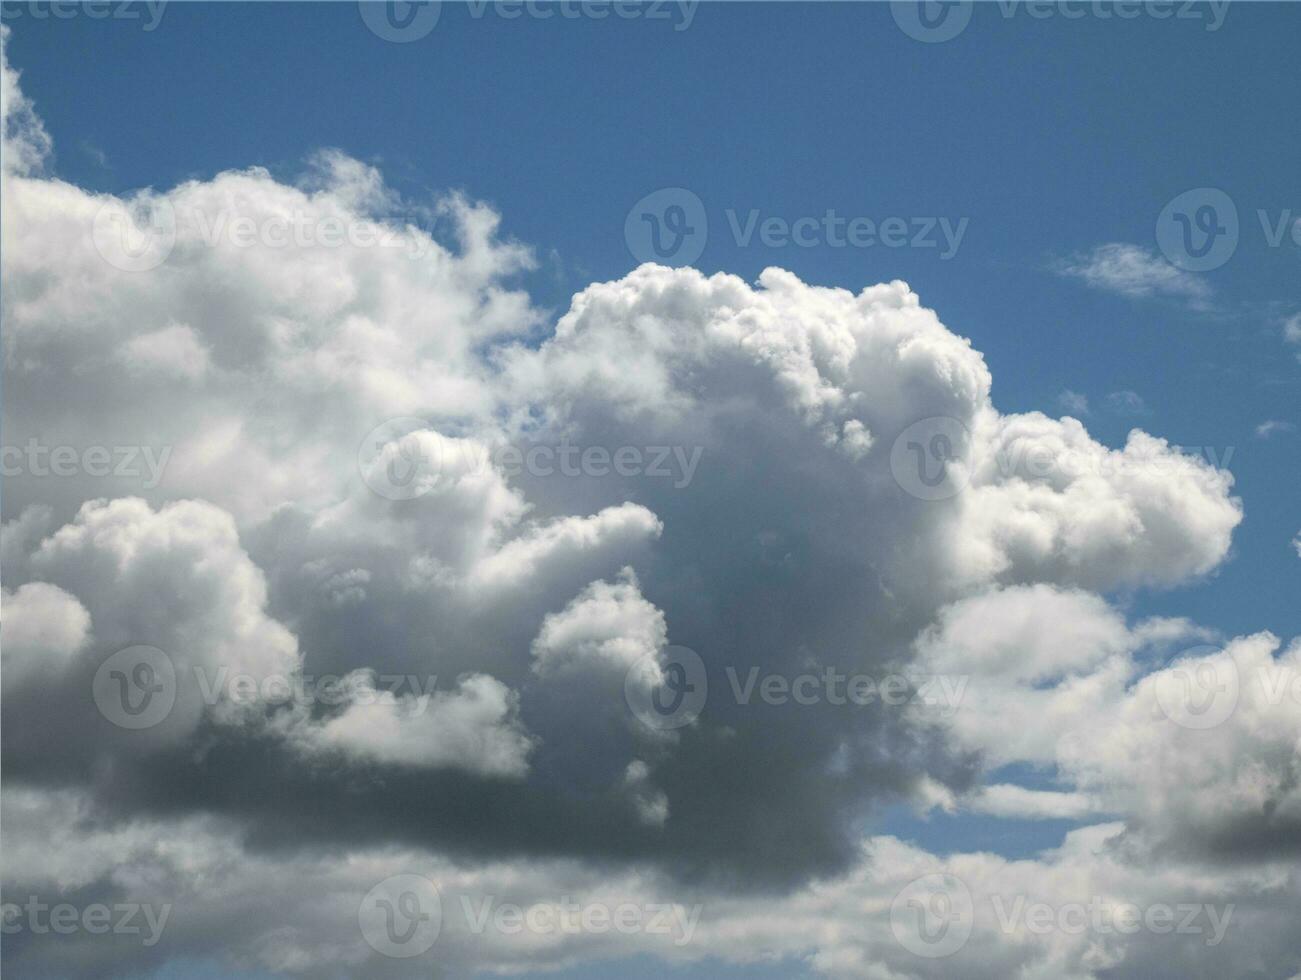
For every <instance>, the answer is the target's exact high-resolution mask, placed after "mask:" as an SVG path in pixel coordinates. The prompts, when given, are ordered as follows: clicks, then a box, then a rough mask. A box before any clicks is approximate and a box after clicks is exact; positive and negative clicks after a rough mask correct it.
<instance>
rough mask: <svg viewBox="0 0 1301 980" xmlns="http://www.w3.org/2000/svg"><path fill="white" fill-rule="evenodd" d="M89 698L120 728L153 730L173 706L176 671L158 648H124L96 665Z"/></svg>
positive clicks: (169, 659)
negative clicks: (91, 697) (96, 668)
mask: <svg viewBox="0 0 1301 980" xmlns="http://www.w3.org/2000/svg"><path fill="white" fill-rule="evenodd" d="M91 694H92V696H93V697H94V699H95V704H96V706H97V707H98V708H99V713H100V714H102V715H103V716H104V717H105V718H107V719H108V720H109V721H111V722H112V723H113V724H115V725H117V726H118V727H119V728H133V729H138V728H152V727H153V726H154V725H157V724H158V723H159V722H161V721H163V720H165V719H166V718H167V716H168V715H169V714H171V712H172V706H173V705H174V704H175V703H176V667H175V666H174V665H173V664H172V659H171V657H169V656H167V654H165V653H163V651H162V650H159V649H158V648H157V647H146V646H138V647H127V648H126V649H125V650H119V651H118V652H117V653H115V654H113V655H112V656H111V657H109V658H108V659H107V660H105V661H104V662H103V663H102V664H100V665H99V670H97V671H95V679H94V680H93V681H92V682H91Z"/></svg>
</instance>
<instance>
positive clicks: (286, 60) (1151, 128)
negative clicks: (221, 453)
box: [9, 3, 1301, 635]
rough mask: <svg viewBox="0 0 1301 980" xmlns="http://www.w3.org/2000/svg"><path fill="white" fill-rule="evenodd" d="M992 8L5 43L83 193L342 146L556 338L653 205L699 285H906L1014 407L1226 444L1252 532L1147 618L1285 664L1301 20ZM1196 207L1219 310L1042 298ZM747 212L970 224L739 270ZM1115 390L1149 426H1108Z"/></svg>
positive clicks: (265, 14) (275, 22) (51, 37)
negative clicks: (722, 274)
mask: <svg viewBox="0 0 1301 980" xmlns="http://www.w3.org/2000/svg"><path fill="white" fill-rule="evenodd" d="M1002 10H1003V8H1001V7H1000V5H998V4H993V3H980V4H976V7H975V10H974V15H973V16H972V19H971V22H970V24H969V26H968V27H967V28H966V30H965V31H964V32H963V33H962V34H960V35H959V36H958V37H956V38H954V39H953V40H951V41H947V42H944V43H921V42H919V41H915V40H913V39H911V38H909V37H908V36H906V35H905V34H904V33H903V31H902V30H901V29H900V27H899V26H898V25H897V24H896V22H895V21H894V20H893V19H892V17H891V11H890V8H889V5H888V4H883V3H868V4H853V3H838V4H786V3H763V4H733V3H706V4H703V5H702V6H701V7H699V8H698V9H696V10H695V11H694V14H693V15H692V16H691V19H690V20H689V21H688V20H687V19H686V15H685V14H684V13H683V12H682V11H681V10H680V9H677V8H674V7H672V6H671V5H670V6H667V7H666V8H665V11H664V13H665V19H662V20H659V19H630V20H619V19H617V18H613V17H612V18H609V19H605V20H592V19H587V18H560V17H553V18H551V19H539V18H535V17H528V16H521V17H518V18H504V17H502V16H500V15H498V14H497V13H496V12H494V11H493V10H492V9H491V8H489V9H488V10H487V11H486V12H481V13H480V14H479V16H474V15H473V14H472V8H471V7H470V6H468V5H465V4H459V3H449V4H446V5H445V8H444V9H443V10H442V12H441V16H440V18H439V20H438V22H437V25H436V26H435V28H434V29H433V30H432V31H431V32H430V33H429V34H428V35H427V36H425V37H423V38H421V39H419V40H416V41H413V42H410V43H405V44H396V43H391V42H386V41H384V40H381V39H380V38H378V37H377V36H375V35H374V34H372V33H370V32H369V31H368V30H367V29H366V27H365V26H364V25H363V23H362V21H361V18H360V16H359V14H358V9H357V7H356V6H355V5H353V4H350V3H334V4H325V5H312V7H311V8H310V9H308V8H307V7H300V6H296V5H294V4H237V5H235V4H227V5H222V6H221V7H220V8H217V7H213V6H209V5H200V4H188V3H174V4H170V5H169V6H167V8H166V9H165V11H164V12H163V16H162V18H161V21H160V22H159V23H158V25H157V26H156V27H155V28H154V29H153V30H151V31H146V30H144V29H143V27H144V26H145V25H146V24H147V23H148V21H147V19H146V17H145V14H144V13H143V11H142V14H141V20H140V21H115V20H105V21H97V20H91V19H89V18H85V17H81V18H76V19H71V20H66V21H58V20H53V19H47V20H35V19H33V18H32V16H31V14H30V12H24V16H22V17H18V18H14V19H11V20H10V21H9V23H10V24H11V26H13V27H14V28H15V30H14V38H13V42H12V45H13V54H12V57H13V60H14V62H15V63H16V64H18V65H21V66H22V68H23V71H24V86H25V89H26V91H28V92H29V93H30V94H31V95H32V96H33V98H34V99H35V101H36V103H37V105H38V107H39V111H40V112H41V114H42V116H43V118H44V119H45V120H46V124H47V126H48V128H49V129H50V130H51V132H52V133H53V134H55V136H56V144H57V148H58V150H57V152H58V156H57V163H56V169H57V171H58V172H59V173H60V174H62V175H64V176H66V177H67V178H69V179H72V180H74V181H75V182H77V183H80V184H82V185H83V186H87V187H90V188H96V189H102V190H106V191H124V190H128V189H133V188H136V187H140V186H146V185H153V186H158V187H167V186H171V185H172V184H174V183H176V182H178V181H181V180H184V179H186V178H189V177H206V176H210V175H212V174H213V173H214V172H217V171H219V170H222V169H226V168H232V167H243V166H249V165H259V166H264V167H267V168H269V169H271V170H272V172H273V173H286V174H292V173H295V172H297V170H298V169H299V167H300V163H301V160H302V159H303V157H304V156H305V155H306V154H307V153H309V152H310V151H312V150H314V149H316V148H319V147H339V148H341V149H343V150H344V151H346V152H348V153H349V154H352V155H354V156H356V157H358V158H360V159H363V160H366V161H369V162H373V163H376V164H379V165H381V166H382V168H383V170H384V173H385V176H386V179H388V180H389V181H390V182H391V183H392V184H394V186H396V187H397V188H398V189H400V190H401V191H402V192H403V193H404V194H406V195H408V196H410V197H411V198H413V199H415V200H421V199H427V198H428V197H429V196H430V195H431V194H432V193H433V192H436V191H439V190H442V189H446V188H461V189H464V190H465V191H466V192H467V193H469V194H470V195H472V196H474V197H477V198H480V199H484V200H487V201H489V202H491V203H493V204H494V205H495V206H496V207H497V208H498V209H499V210H500V212H501V213H502V215H503V229H504V232H505V233H506V234H508V235H511V236H514V237H516V238H518V239H520V240H521V241H523V242H526V243H528V244H530V245H532V246H534V247H535V248H536V249H537V251H538V253H539V255H540V256H542V257H543V258H544V261H543V263H542V266H541V267H540V269H539V270H538V271H537V272H536V273H535V274H534V276H533V278H532V279H531V280H530V282H529V288H530V290H531V291H532V293H533V294H534V296H535V298H536V299H537V301H538V302H541V303H545V304H548V305H550V306H551V307H553V308H557V309H560V310H563V309H564V308H565V306H567V302H568V297H569V295H570V294H571V293H572V292H574V291H576V290H578V289H580V288H582V287H583V286H585V285H586V284H587V283H588V282H591V281H596V280H602V279H609V278H615V277H618V276H620V275H622V274H624V273H625V272H627V271H628V269H629V268H631V267H632V266H633V265H634V264H635V262H634V260H633V259H632V257H631V255H630V254H629V251H628V248H627V245H626V244H625V241H624V234H623V233H624V220H625V217H626V215H627V213H628V211H629V208H631V207H632V205H633V203H634V202H636V201H638V200H639V199H640V198H642V197H643V196H645V195H646V194H649V193H651V192H653V191H655V190H657V189H660V188H663V187H674V186H676V187H682V188H686V189H688V190H690V191H692V192H693V193H695V194H696V195H697V196H698V197H699V198H700V199H701V201H702V202H703V203H704V206H705V210H706V214H707V216H708V218H709V222H710V226H709V236H708V240H707V243H706V245H705V247H704V251H703V253H702V255H701V257H700V259H699V260H698V261H697V262H696V263H695V264H696V265H697V266H698V267H699V268H701V269H702V270H704V271H707V272H712V271H717V270H725V271H729V272H733V273H736V274H738V275H741V276H743V277H745V278H747V279H753V278H754V277H756V276H757V275H758V274H759V272H760V271H761V270H762V269H763V268H765V267H766V266H768V265H780V266H782V267H785V268H788V269H790V270H791V271H793V272H795V273H796V274H797V275H799V276H800V277H801V278H803V279H805V280H806V281H811V282H818V283H824V284H828V285H832V284H834V285H840V286H844V287H846V288H849V289H853V290H857V289H860V288H862V286H864V285H866V284H870V283H874V282H881V281H886V280H890V279H894V278H902V279H904V280H905V281H907V282H908V283H909V284H910V285H911V286H912V287H913V288H914V289H915V290H916V291H917V292H918V293H919V294H920V295H921V297H922V301H923V302H924V303H926V304H927V305H929V306H931V307H932V308H934V309H936V310H938V311H939V312H940V315H941V317H942V318H943V319H944V321H945V323H946V324H948V325H950V326H951V327H952V328H953V329H955V330H956V331H958V332H959V333H961V334H963V335H965V336H968V337H970V338H971V339H972V340H973V342H974V343H975V345H976V347H977V349H979V350H981V351H982V352H983V353H984V354H985V357H986V359H987V361H988V363H989V364H990V367H991V370H992V371H993V374H994V378H995V389H994V398H995V402H996V404H998V406H999V407H1000V408H1001V409H1002V410H1004V411H1026V410H1031V409H1036V408H1037V409H1041V410H1044V411H1060V410H1061V409H1060V408H1059V406H1058V403H1057V398H1058V395H1059V394H1060V392H1061V391H1062V390H1063V389H1069V390H1072V391H1076V392H1079V393H1082V394H1084V395H1086V396H1087V397H1088V398H1089V401H1090V404H1091V406H1092V407H1093V410H1092V411H1093V414H1092V417H1090V418H1089V419H1088V420H1087V421H1088V424H1089V427H1090V431H1091V432H1093V433H1094V434H1095V436H1097V437H1099V438H1101V439H1102V440H1103V441H1104V442H1106V443H1108V444H1111V445H1117V444H1119V443H1120V442H1122V441H1123V439H1124V436H1125V433H1126V432H1127V431H1128V429H1129V428H1130V427H1131V426H1132V425H1134V424H1141V425H1142V426H1144V427H1145V428H1147V429H1148V430H1149V431H1151V432H1154V433H1156V434H1159V435H1163V436H1166V437H1167V438H1169V439H1170V440H1171V441H1172V442H1176V443H1179V444H1181V445H1184V446H1189V447H1211V448H1212V449H1213V450H1214V451H1215V452H1219V453H1223V452H1225V451H1227V450H1228V447H1232V453H1233V454H1232V457H1231V463H1230V469H1231V470H1232V471H1233V473H1234V475H1235V477H1236V478H1237V480H1238V484H1237V486H1238V491H1239V493H1240V494H1241V495H1242V496H1243V498H1244V501H1245V504H1246V520H1245V522H1244V523H1243V525H1242V526H1241V528H1240V529H1239V530H1238V532H1237V534H1236V536H1235V546H1236V556H1237V557H1236V558H1235V560H1233V561H1231V562H1230V563H1228V565H1227V566H1225V567H1224V568H1223V569H1222V570H1221V571H1220V572H1219V573H1218V576H1217V579H1216V581H1215V582H1214V583H1213V584H1211V585H1210V586H1208V587H1201V586H1197V585H1194V586H1191V587H1186V588H1182V589H1180V590H1178V594H1177V595H1173V596H1156V597H1152V596H1146V597H1144V598H1143V599H1142V600H1141V603H1140V606H1139V607H1138V608H1139V609H1140V610H1143V611H1147V610H1151V611H1160V612H1168V613H1175V612H1186V611H1188V610H1189V609H1195V610H1196V611H1197V615H1198V618H1199V619H1201V620H1202V621H1204V622H1208V623H1212V624H1214V625H1216V626H1218V627H1219V628H1222V629H1224V630H1226V631H1230V632H1232V631H1242V630H1251V629H1256V628H1261V627H1266V628H1270V629H1273V630H1274V631H1275V632H1278V633H1280V634H1281V635H1291V634H1295V633H1296V632H1298V629H1301V608H1299V607H1298V604H1297V602H1296V595H1297V592H1298V586H1301V563H1299V562H1298V561H1297V555H1296V552H1295V550H1294V549H1293V548H1292V546H1291V544H1290V541H1291V539H1292V537H1293V536H1294V535H1295V534H1296V533H1297V530H1298V528H1297V527H1296V526H1295V525H1296V523H1297V521H1296V514H1295V506H1294V505H1295V500H1296V494H1297V487H1298V483H1299V482H1301V464H1299V463H1298V455H1299V454H1298V446H1299V445H1301V443H1298V441H1297V440H1298V436H1297V434H1296V433H1295V432H1293V433H1290V434H1287V433H1280V434H1278V435H1276V436H1275V437H1273V438H1270V439H1258V438H1256V436H1255V435H1254V431H1255V428H1256V426H1257V425H1259V424H1260V423H1262V422H1264V421H1266V420H1269V419H1276V420H1284V421H1293V422H1295V421H1296V417H1297V405H1298V404H1299V403H1301V387H1299V386H1301V365H1298V363H1297V361H1296V359H1295V357H1293V356H1291V354H1290V353H1289V351H1288V349H1287V348H1286V346H1285V344H1284V343H1283V341H1282V339H1281V338H1282V328H1281V321H1282V320H1283V319H1285V318H1286V317H1287V316H1290V315H1292V314H1294V313H1296V312H1297V310H1298V309H1301V290H1298V282H1301V275H1299V273H1301V265H1299V262H1301V255H1299V254H1298V249H1297V247H1295V246H1294V245H1293V246H1291V247H1289V246H1288V244H1287V242H1286V240H1285V243H1284V245H1283V246H1281V247H1271V246H1270V245H1269V244H1268V241H1267V239H1266V236H1265V234H1264V232H1263V231H1262V227H1261V224H1260V220H1259V218H1258V215H1257V212H1258V211H1259V210H1264V211H1265V212H1266V213H1267V215H1268V216H1269V219H1270V221H1275V220H1277V219H1278V218H1279V217H1280V216H1281V215H1283V214H1284V213H1285V212H1286V211H1287V210H1288V209H1292V211H1293V212H1294V213H1301V202H1299V201H1298V192H1297V183H1296V173H1297V166H1298V162H1299V161H1301V131H1298V127H1297V126H1296V125H1295V124H1294V122H1293V119H1294V114H1293V113H1292V112H1291V108H1292V96H1293V94H1294V93H1295V91H1296V89H1297V83H1298V74H1301V69H1299V68H1298V65H1297V61H1296V58H1295V38H1296V32H1297V28H1298V26H1299V25H1301V8H1299V7H1296V6H1294V5H1288V4H1256V3H1252V4H1238V5H1235V6H1232V7H1231V8H1230V9H1229V10H1228V11H1227V12H1226V13H1225V14H1224V16H1223V20H1222V23H1220V24H1219V26H1218V28H1217V29H1215V30H1210V29H1208V28H1210V27H1212V26H1214V24H1215V19H1214V18H1215V16H1216V15H1215V14H1214V13H1213V12H1212V11H1211V10H1210V8H1209V7H1199V8H1197V14H1198V16H1197V17H1196V18H1192V17H1190V18H1187V19H1177V18H1172V19H1169V20H1160V19H1155V18H1152V17H1148V16H1140V17H1137V18H1134V19H1132V20H1124V21H1122V20H1119V19H1114V18H1113V19H1100V18H1096V17H1085V18H1081V19H1069V18H1065V17H1062V16H1053V17H1051V18H1045V19H1036V18H1034V17H1031V16H1030V15H1029V13H1028V12H1027V11H1026V10H1024V9H1021V10H1019V11H1018V12H1017V13H1016V14H1015V15H1014V16H1011V17H1006V16H1003V13H1002ZM684 24H687V25H688V26H687V27H686V29H685V30H683V29H678V28H681V27H682V26H683V25H684ZM214 79H220V84H219V85H217V84H214V83H213V80H214ZM307 93H311V95H312V98H310V99H309V98H305V97H304V96H305V95H306V94H307ZM61 134H77V138H76V139H69V138H65V139H62V140H59V139H58V137H59V136H60V135H61ZM1207 186H1209V187H1216V188H1221V189H1223V190H1224V191H1225V192H1226V193H1228V194H1229V196H1230V197H1231V198H1232V200H1233V201H1234V203H1235V204H1236V206H1237V208H1238V211H1239V213H1240V216H1241V228H1242V230H1241V232H1240V240H1239V244H1238V247H1237V250H1236V252H1235V253H1234V255H1233V256H1232V258H1231V259H1230V260H1229V261H1228V262H1226V263H1225V264H1224V265H1222V266H1221V267H1219V268H1217V269H1214V270H1212V271H1210V272H1206V273H1203V274H1200V275H1203V276H1204V278H1205V281H1206V283H1207V285H1208V286H1209V287H1210V288H1211V289H1213V290H1214V297H1215V300H1214V304H1215V306H1216V309H1215V310H1214V311H1212V312H1198V311H1194V310H1190V309H1189V308H1188V307H1187V305H1186V304H1185V303H1182V302H1180V301H1178V300H1176V299H1169V298H1161V297H1160V296H1156V297H1151V298H1147V299H1142V298H1140V299H1134V298H1130V297H1128V296H1125V295H1117V294H1116V293H1114V292H1108V291H1106V290H1097V289H1090V288H1088V287H1086V286H1085V285H1084V284H1083V283H1081V282H1079V281H1077V280H1072V279H1070V278H1065V277H1062V276H1060V275H1055V274H1054V273H1053V272H1052V271H1050V270H1051V268H1052V266H1053V263H1054V261H1055V260H1062V259H1064V258H1066V257H1068V256H1070V255H1073V254H1076V253H1080V252H1084V251H1087V250H1090V249H1092V248H1094V247H1096V246H1098V245H1101V244H1103V243H1107V242H1124V243H1133V244H1136V245H1142V246H1144V247H1146V248H1149V249H1152V248H1154V247H1155V227H1156V221H1157V217H1158V215H1159V214H1160V213H1161V210H1162V208H1163V207H1164V206H1165V205H1166V204H1167V203H1168V202H1169V201H1170V200H1171V199H1172V198H1174V197H1175V196H1177V195H1178V194H1180V193H1182V192H1184V191H1186V190H1189V189H1192V188H1199V187H1207ZM754 209H758V211H759V217H760V220H762V219H766V218H768V217H770V216H778V217H783V218H785V219H786V220H787V221H793V220H795V219H797V218H799V217H802V216H814V217H821V216H823V215H824V214H825V213H826V211H827V210H828V209H833V210H834V211H835V213H836V214H837V215H839V216H842V217H846V218H848V217H854V216H866V217H870V218H874V219H878V220H879V219H881V218H885V217H890V216H902V217H905V218H912V217H934V218H939V217H947V218H949V219H950V220H951V221H952V223H953V224H954V225H956V224H957V222H958V221H959V220H960V219H962V218H967V219H969V223H968V225H967V229H966V232H965V234H964V236H963V238H962V240H961V242H960V246H959V248H958V249H957V252H956V254H955V255H953V256H952V257H951V258H948V259H942V258H940V254H941V253H942V252H944V251H945V249H944V248H943V247H935V248H926V249H921V248H907V247H903V248H885V247H882V246H881V245H880V244H878V245H876V246H874V247H870V248H854V247H840V248H834V247H831V246H828V245H825V244H824V245H822V246H814V247H799V246H796V245H793V244H788V245H786V246H785V247H766V246H764V245H762V244H761V243H760V242H759V241H758V240H757V236H756V237H755V238H752V239H751V240H750V242H749V244H748V246H747V247H742V246H740V245H739V244H738V243H737V241H736V240H735V237H734V236H733V235H732V233H731V228H730V225H729V220H728V216H727V212H728V211H729V210H730V211H732V212H733V213H734V214H735V215H736V218H735V220H736V222H737V223H738V224H739V225H741V226H742V227H744V225H745V222H746V221H747V218H748V215H749V212H751V211H752V210H754ZM933 238H934V239H935V240H936V241H937V242H940V243H941V244H942V238H941V236H940V233H939V231H938V230H937V231H935V232H934V233H933ZM1117 391H1133V392H1136V393H1137V394H1139V395H1140V397H1141V398H1142V399H1143V402H1144V403H1145V404H1146V406H1147V412H1146V413H1144V414H1142V415H1140V416H1135V415H1132V414H1127V413H1125V412H1109V411H1107V410H1106V408H1105V407H1104V406H1105V398H1106V396H1107V395H1108V394H1109V393H1111V392H1117Z"/></svg>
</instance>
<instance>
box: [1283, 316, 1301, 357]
mask: <svg viewBox="0 0 1301 980" xmlns="http://www.w3.org/2000/svg"><path fill="white" fill-rule="evenodd" d="M1283 339H1284V340H1286V341H1287V342H1288V343H1289V344H1291V345H1292V346H1294V347H1296V349H1297V352H1296V357H1297V360H1298V361H1301V313H1294V314H1293V315H1292V316H1291V317H1289V318H1288V319H1286V320H1284V321H1283Z"/></svg>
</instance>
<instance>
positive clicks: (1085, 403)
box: [1057, 388, 1089, 418]
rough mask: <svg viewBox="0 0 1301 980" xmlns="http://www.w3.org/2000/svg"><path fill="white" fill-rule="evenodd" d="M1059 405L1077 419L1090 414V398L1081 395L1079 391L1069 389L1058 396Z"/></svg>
mask: <svg viewBox="0 0 1301 980" xmlns="http://www.w3.org/2000/svg"><path fill="white" fill-rule="evenodd" d="M1057 404H1058V405H1060V406H1061V407H1062V408H1063V409H1065V410H1066V411H1067V412H1069V413H1070V414H1071V415H1074V416H1076V417H1077V418H1084V416H1086V415H1088V414H1089V399H1088V396H1087V395H1081V394H1080V393H1079V392H1078V391H1071V389H1069V388H1067V389H1066V390H1065V391H1063V392H1062V393H1061V394H1060V395H1058V396H1057Z"/></svg>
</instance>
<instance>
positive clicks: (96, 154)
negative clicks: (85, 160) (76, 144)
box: [81, 140, 109, 170]
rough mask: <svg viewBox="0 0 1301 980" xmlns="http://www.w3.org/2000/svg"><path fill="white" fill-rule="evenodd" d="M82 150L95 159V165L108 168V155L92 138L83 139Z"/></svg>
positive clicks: (104, 168)
mask: <svg viewBox="0 0 1301 980" xmlns="http://www.w3.org/2000/svg"><path fill="white" fill-rule="evenodd" d="M81 152H82V153H84V154H86V156H88V157H90V158H91V159H92V160H94V161H95V165H96V166H98V167H100V168H101V169H103V170H108V169H109V165H108V155H107V154H106V153H105V152H104V151H103V150H101V149H100V148H99V147H98V146H96V145H95V144H94V143H92V142H91V141H90V140H82V141H81Z"/></svg>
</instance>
